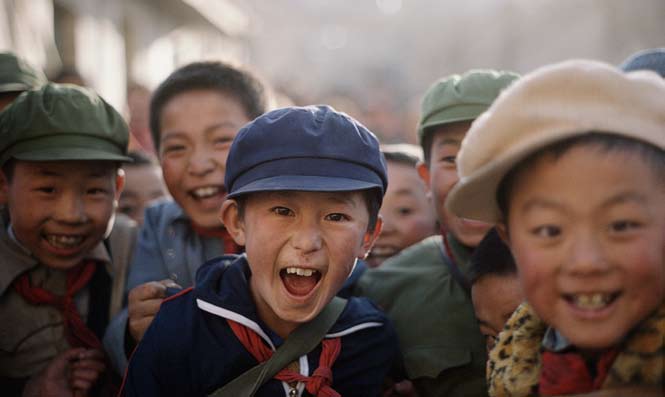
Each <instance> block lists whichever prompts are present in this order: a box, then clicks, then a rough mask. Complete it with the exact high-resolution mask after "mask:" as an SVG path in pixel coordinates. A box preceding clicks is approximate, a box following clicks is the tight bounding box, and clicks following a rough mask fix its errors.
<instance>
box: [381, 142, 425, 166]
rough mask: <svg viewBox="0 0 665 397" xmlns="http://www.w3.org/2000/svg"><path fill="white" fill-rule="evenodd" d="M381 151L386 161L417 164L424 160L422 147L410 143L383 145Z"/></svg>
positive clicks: (410, 164)
mask: <svg viewBox="0 0 665 397" xmlns="http://www.w3.org/2000/svg"><path fill="white" fill-rule="evenodd" d="M381 153H383V157H385V159H386V161H392V162H395V163H400V164H405V165H409V166H413V167H414V168H415V166H416V165H417V164H418V163H419V162H421V161H423V153H422V149H421V148H420V147H418V146H416V145H411V144H408V143H395V144H390V145H381Z"/></svg>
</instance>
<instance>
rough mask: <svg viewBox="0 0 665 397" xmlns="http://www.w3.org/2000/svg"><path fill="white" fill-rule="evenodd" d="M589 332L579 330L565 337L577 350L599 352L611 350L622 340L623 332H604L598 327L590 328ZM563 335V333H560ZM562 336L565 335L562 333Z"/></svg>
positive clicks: (606, 330)
mask: <svg viewBox="0 0 665 397" xmlns="http://www.w3.org/2000/svg"><path fill="white" fill-rule="evenodd" d="M590 328H592V329H591V330H588V331H587V332H580V330H579V329H577V330H574V331H573V332H572V333H571V334H570V336H567V338H568V340H569V341H570V343H572V344H573V345H575V346H576V347H577V348H579V349H582V350H589V351H599V350H605V349H608V348H611V347H613V346H616V345H618V344H619V343H620V342H621V340H623V338H624V336H625V335H624V334H625V333H624V332H621V331H620V330H618V329H616V330H609V329H607V328H605V329H604V330H601V329H599V328H600V327H590ZM562 333H563V332H562ZM564 335H566V334H565V333H564Z"/></svg>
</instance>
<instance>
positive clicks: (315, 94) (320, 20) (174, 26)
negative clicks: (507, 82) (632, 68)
mask: <svg viewBox="0 0 665 397" xmlns="http://www.w3.org/2000/svg"><path fill="white" fill-rule="evenodd" d="M663 46H665V0H467V1H459V0H353V1H351V0H346V1H340V0H337V1H334V0H0V50H12V51H14V52H16V53H18V54H19V55H21V56H22V57H24V58H26V59H27V60H28V61H29V62H30V63H32V64H33V65H34V66H37V67H41V68H42V69H43V70H44V72H45V73H46V74H47V76H49V77H50V78H51V79H54V80H58V81H73V82H77V83H79V84H85V85H88V86H90V87H92V88H94V89H95V90H97V91H98V92H99V93H100V94H101V95H102V96H104V97H105V98H106V99H107V100H108V101H109V102H110V103H112V104H113V105H114V106H116V107H117V108H118V109H119V110H123V111H124V112H125V114H126V115H127V117H128V120H130V125H131V127H132V131H133V133H134V135H135V136H137V137H139V139H149V138H148V134H147V120H146V118H147V104H148V100H149V96H150V91H151V90H152V89H154V88H155V87H156V85H157V84H159V82H160V81H161V80H163V79H164V78H165V77H166V76H167V75H168V74H169V73H170V72H171V71H173V69H174V68H176V67H178V66H181V65H183V64H185V63H188V62H191V61H194V60H201V59H218V60H225V61H229V62H233V63H235V64H241V65H245V66H246V67H248V68H250V69H252V70H253V71H255V72H256V73H257V74H259V75H260V76H262V77H264V78H265V79H266V80H267V81H269V82H270V83H271V85H272V86H273V87H274V89H275V92H276V100H277V103H278V105H288V104H297V105H304V104H311V103H330V104H332V105H333V106H335V107H337V108H338V109H340V110H343V111H346V112H347V113H349V114H351V115H353V116H354V117H357V118H358V119H360V120H361V121H362V122H363V123H365V124H366V125H368V126H369V127H370V129H372V130H373V131H374V132H376V133H377V134H378V135H379V136H380V137H381V138H382V140H383V141H384V142H415V124H416V120H417V116H418V105H419V101H420V98H421V96H422V93H423V92H424V91H425V90H426V89H427V87H428V86H429V85H431V84H432V83H433V82H434V81H435V80H436V79H438V78H440V77H443V76H446V75H448V74H451V73H461V72H464V71H466V70H468V69H472V68H497V69H508V70H514V71H517V72H521V73H524V72H528V71H530V70H532V69H534V68H536V67H539V66H541V65H545V64H548V63H552V62H556V61H560V60H564V59H568V58H592V59H598V60H603V61H606V62H609V63H613V64H618V63H620V62H621V61H622V60H623V59H625V58H626V57H628V56H629V55H630V54H632V53H634V52H636V51H638V50H640V49H644V48H652V47H663ZM146 145H148V144H147V143H146Z"/></svg>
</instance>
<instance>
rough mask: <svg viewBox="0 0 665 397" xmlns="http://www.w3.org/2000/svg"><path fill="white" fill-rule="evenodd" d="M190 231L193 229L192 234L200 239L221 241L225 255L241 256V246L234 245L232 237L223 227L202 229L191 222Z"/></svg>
mask: <svg viewBox="0 0 665 397" xmlns="http://www.w3.org/2000/svg"><path fill="white" fill-rule="evenodd" d="M192 229H194V232H195V233H196V234H198V235H199V236H201V237H208V238H217V239H220V240H221V241H222V245H223V246H224V253H225V254H241V253H242V251H243V250H242V246H241V245H238V244H236V242H235V241H234V240H233V237H231V235H230V234H229V231H228V230H226V228H225V227H224V226H219V227H203V226H199V225H197V224H196V223H194V222H192Z"/></svg>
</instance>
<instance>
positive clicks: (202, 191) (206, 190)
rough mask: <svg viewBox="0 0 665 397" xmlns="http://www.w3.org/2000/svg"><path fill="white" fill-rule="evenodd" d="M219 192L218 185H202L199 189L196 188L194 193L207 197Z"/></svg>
mask: <svg viewBox="0 0 665 397" xmlns="http://www.w3.org/2000/svg"><path fill="white" fill-rule="evenodd" d="M218 192H219V188H218V187H216V186H208V187H200V188H198V189H194V192H193V193H194V195H195V196H197V197H201V198H205V197H210V196H214V195H216V194H217V193H218Z"/></svg>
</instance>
